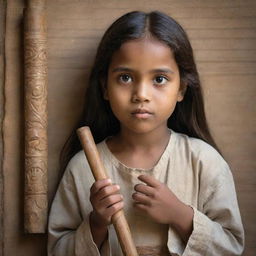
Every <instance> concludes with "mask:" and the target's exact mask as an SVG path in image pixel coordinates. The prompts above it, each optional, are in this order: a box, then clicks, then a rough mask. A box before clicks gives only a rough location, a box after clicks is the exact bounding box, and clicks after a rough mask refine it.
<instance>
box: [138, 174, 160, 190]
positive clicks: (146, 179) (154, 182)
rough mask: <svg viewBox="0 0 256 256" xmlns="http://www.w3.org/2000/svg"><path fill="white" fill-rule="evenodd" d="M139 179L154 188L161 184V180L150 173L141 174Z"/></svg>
mask: <svg viewBox="0 0 256 256" xmlns="http://www.w3.org/2000/svg"><path fill="white" fill-rule="evenodd" d="M138 179H139V180H141V181H142V182H144V183H146V184H147V185H148V186H151V187H153V188H157V187H159V186H160V185H161V182H160V181H158V180H157V179H155V178H154V177H153V176H150V175H140V176H139V177H138Z"/></svg>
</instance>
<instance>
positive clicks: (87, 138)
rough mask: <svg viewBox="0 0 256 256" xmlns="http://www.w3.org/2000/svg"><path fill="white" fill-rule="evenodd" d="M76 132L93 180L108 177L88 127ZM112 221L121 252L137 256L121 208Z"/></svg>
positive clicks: (128, 255) (127, 255)
mask: <svg viewBox="0 0 256 256" xmlns="http://www.w3.org/2000/svg"><path fill="white" fill-rule="evenodd" d="M77 134H78V137H79V139H80V142H81V144H82V147H83V149H84V152H85V155H86V157H87V160H88V163H89V165H90V167H91V170H92V173H93V176H94V178H95V180H101V179H106V178H108V176H107V174H106V171H105V168H104V166H103V164H102V162H101V160H100V156H99V153H98V150H97V148H96V145H95V143H94V140H93V137H92V134H91V131H90V128H89V127H86V126H84V127H81V128H79V129H78V130H77ZM112 222H113V225H114V227H115V230H116V233H117V236H118V239H119V242H120V244H121V248H122V251H123V254H124V255H125V256H138V253H137V250H136V247H135V245H134V243H133V240H132V237H131V232H130V229H129V226H128V223H127V221H126V219H125V216H124V212H123V210H120V211H118V212H117V213H116V214H114V215H113V216H112Z"/></svg>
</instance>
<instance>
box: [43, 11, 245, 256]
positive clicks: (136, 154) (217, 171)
mask: <svg viewBox="0 0 256 256" xmlns="http://www.w3.org/2000/svg"><path fill="white" fill-rule="evenodd" d="M84 125H88V126H90V128H91V130H92V133H93V136H94V139H95V141H96V143H98V144H97V148H98V150H99V153H100V156H101V158H102V161H103V164H104V166H105V167H106V170H107V172H108V175H109V177H110V179H106V180H99V181H97V182H95V181H94V179H93V176H92V174H91V171H90V168H89V165H88V162H87V160H86V157H85V155H84V152H83V151H82V150H81V146H80V143H79V141H78V138H77V136H76V134H75V130H76V129H75V130H74V132H73V134H72V135H71V137H70V139H69V141H68V143H67V144H66V147H65V152H66V155H65V158H66V159H68V160H70V159H71V158H72V159H71V160H70V161H69V163H68V165H67V167H66V171H65V173H64V176H63V178H62V180H61V183H60V185H59V188H58V191H57V194H56V196H55V199H54V201H53V204H52V208H51V212H50V217H49V242H48V255H52V256H53V255H54V256H73V255H76V256H96V255H104V256H105V255H112V256H120V255H122V251H121V248H120V245H119V243H118V240H117V237H116V234H115V231H114V229H113V226H112V225H111V216H112V215H113V214H114V213H116V212H117V211H118V210H120V209H122V208H123V209H124V211H125V214H126V217H127V220H128V223H129V225H130V229H131V233H132V237H133V239H134V242H135V244H136V247H137V250H138V253H139V255H159V256H160V255H161V256H165V255H183V256H193V255H202V256H206V255H212V256H216V255H224V256H227V255H241V253H242V251H243V245H244V233H243V226H242V223H241V218H240V213H239V208H238V204H237V198H236V192H235V187H234V182H233V178H232V174H231V171H230V169H229V167H228V165H227V163H226V162H225V161H224V160H223V158H222V157H221V155H220V153H218V149H217V147H216V145H215V143H214V141H213V139H212V137H211V135H210V132H209V129H208V125H207V122H206V118H205V112H204V105H203V98H202V92H201V86H200V81H199V76H198V73H197V69H196V65H195V63H194V58H193V52H192V48H191V46H190V43H189V41H188V38H187V35H186V33H185V32H184V30H183V29H182V28H181V26H180V25H179V24H178V23H177V22H176V21H175V20H173V19H172V18H170V17H169V16H167V15H165V14H163V13H160V12H151V13H148V14H147V13H143V12H131V13H128V14H126V15H124V16H122V17H121V18H119V19H118V20H117V21H115V22H114V23H113V24H112V25H111V26H110V28H109V29H108V30H107V31H106V33H105V35H104V36H103V39H102V41H101V43H100V45H99V48H98V52H97V55H96V60H95V63H94V66H93V68H92V72H91V76H90V79H89V86H88V90H87V94H86V101H85V108H84V113H83V115H82V118H81V121H80V123H79V124H78V126H77V127H76V128H78V127H80V126H84Z"/></svg>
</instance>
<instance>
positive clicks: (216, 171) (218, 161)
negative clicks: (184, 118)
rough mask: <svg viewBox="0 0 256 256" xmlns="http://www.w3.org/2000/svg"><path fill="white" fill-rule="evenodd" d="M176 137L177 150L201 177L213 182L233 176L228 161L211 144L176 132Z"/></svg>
mask: <svg viewBox="0 0 256 256" xmlns="http://www.w3.org/2000/svg"><path fill="white" fill-rule="evenodd" d="M174 135H175V140H176V147H175V148H176V150H177V151H178V152H179V154H180V155H181V156H183V158H186V160H187V161H188V162H190V163H191V165H192V166H194V168H196V169H197V172H198V174H200V176H201V177H203V178H205V179H208V178H209V179H211V180H212V179H215V178H220V179H223V178H226V177H230V176H232V174H231V170H230V167H229V165H228V163H227V162H226V160H225V159H224V158H223V156H222V155H221V154H220V153H219V152H218V151H217V150H216V149H215V148H214V147H212V146H211V145H210V144H208V143H207V142H205V141H203V140H201V139H198V138H194V137H189V136H187V135H186V134H182V133H177V132H174ZM207 177H208V178H207Z"/></svg>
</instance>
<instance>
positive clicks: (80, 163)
mask: <svg viewBox="0 0 256 256" xmlns="http://www.w3.org/2000/svg"><path fill="white" fill-rule="evenodd" d="M96 146H97V149H98V152H99V154H100V157H102V154H103V152H102V151H103V148H104V141H102V142H100V143H99V144H97V145H96ZM88 168H90V166H89V163H88V160H87V157H86V156H85V153H84V151H83V150H80V151H78V152H77V153H76V154H75V155H74V156H73V157H72V158H71V159H70V161H69V163H68V165H67V167H66V169H67V170H69V171H70V172H71V173H73V172H76V174H77V173H79V172H80V171H82V172H84V170H85V169H88Z"/></svg>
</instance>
